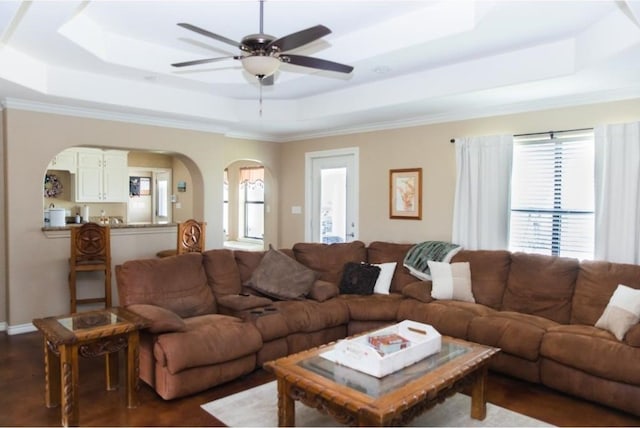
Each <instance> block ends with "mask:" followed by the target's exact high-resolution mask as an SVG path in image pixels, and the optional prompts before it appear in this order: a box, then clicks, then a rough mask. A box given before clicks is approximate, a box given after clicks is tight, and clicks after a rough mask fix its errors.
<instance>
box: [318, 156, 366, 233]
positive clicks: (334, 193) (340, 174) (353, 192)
mask: <svg viewBox="0 0 640 428" xmlns="http://www.w3.org/2000/svg"><path fill="white" fill-rule="evenodd" d="M306 177H307V178H306V188H307V190H306V202H305V213H306V214H305V220H306V221H305V223H306V225H307V227H306V231H305V240H306V241H308V242H323V243H327V244H331V243H336V242H350V241H353V240H355V239H357V238H358V227H357V218H358V149H357V148H350V149H344V150H329V151H322V152H313V153H307V155H306Z"/></svg>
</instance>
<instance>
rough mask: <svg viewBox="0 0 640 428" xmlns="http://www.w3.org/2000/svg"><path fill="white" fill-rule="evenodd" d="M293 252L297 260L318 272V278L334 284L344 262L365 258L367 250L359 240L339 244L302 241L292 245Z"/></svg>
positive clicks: (338, 281) (362, 260) (361, 260)
mask: <svg viewBox="0 0 640 428" xmlns="http://www.w3.org/2000/svg"><path fill="white" fill-rule="evenodd" d="M293 254H294V256H295V258H296V260H297V261H299V262H300V263H302V264H303V265H305V266H306V267H308V268H310V269H313V270H314V271H316V272H318V274H319V275H320V276H319V277H318V279H321V280H323V281H329V282H333V283H335V284H339V283H340V278H342V271H343V269H344V265H345V263H347V262H365V261H366V260H367V250H366V248H365V246H364V243H363V242H361V241H353V242H348V243H340V244H319V243H308V242H302V243H297V244H295V245H294V246H293Z"/></svg>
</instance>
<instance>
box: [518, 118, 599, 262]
mask: <svg viewBox="0 0 640 428" xmlns="http://www.w3.org/2000/svg"><path fill="white" fill-rule="evenodd" d="M593 246H594V144H593V131H591V130H588V131H573V132H559V133H556V134H555V135H554V134H553V133H551V134H536V135H533V136H526V137H516V138H515V139H514V147H513V172H512V183H511V221H510V236H509V249H510V250H511V251H525V252H529V253H539V254H548V255H556V256H566V257H576V258H580V259H592V258H593Z"/></svg>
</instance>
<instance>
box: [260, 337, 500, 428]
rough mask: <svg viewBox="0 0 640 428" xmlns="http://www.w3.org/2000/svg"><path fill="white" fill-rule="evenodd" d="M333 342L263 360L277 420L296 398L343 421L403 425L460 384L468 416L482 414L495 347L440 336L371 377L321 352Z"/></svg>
mask: <svg viewBox="0 0 640 428" xmlns="http://www.w3.org/2000/svg"><path fill="white" fill-rule="evenodd" d="M333 346H334V345H332V344H329V345H326V346H322V347H320V348H314V349H310V350H308V351H304V352H300V353H298V354H294V355H290V356H288V357H284V358H280V359H278V360H275V361H270V362H268V363H266V364H265V366H264V367H265V368H266V369H267V370H269V371H271V372H273V373H275V375H276V378H277V381H278V424H279V426H294V425H295V401H297V400H298V401H301V402H302V403H304V404H306V405H307V406H310V407H313V408H315V409H318V410H320V411H321V412H323V413H326V414H328V415H330V416H332V417H333V418H334V419H335V420H337V421H338V422H340V423H342V424H346V425H359V426H393V425H406V424H407V423H409V422H410V421H411V420H412V419H413V418H415V417H416V416H418V415H420V414H421V413H423V412H424V411H426V410H428V409H430V408H431V407H433V406H434V405H436V404H438V403H441V402H442V401H444V400H445V399H446V398H447V397H449V396H451V395H453V394H455V393H456V392H459V391H462V390H468V391H469V392H470V394H471V417H472V418H474V419H479V420H482V419H484V418H485V416H486V398H485V383H486V377H487V370H488V363H489V360H490V359H491V358H492V357H493V356H494V355H496V354H497V353H498V352H499V351H500V350H499V349H497V348H492V347H488V346H484V345H479V344H475V343H471V342H467V341H464V340H459V339H454V338H451V337H446V336H443V337H442V350H441V352H440V353H438V354H435V355H432V356H430V357H427V358H425V359H424V360H421V361H419V362H417V363H415V364H413V365H411V366H409V367H405V368H404V369H402V370H399V371H397V372H394V373H392V374H390V375H387V376H385V377H383V378H376V377H373V376H369V375H367V374H365V373H362V372H359V371H357V370H353V369H350V368H348V367H345V366H341V365H339V364H336V363H334V362H332V361H329V360H328V359H325V358H323V357H322V356H320V354H322V353H323V352H326V351H329V350H331V349H332V347H333Z"/></svg>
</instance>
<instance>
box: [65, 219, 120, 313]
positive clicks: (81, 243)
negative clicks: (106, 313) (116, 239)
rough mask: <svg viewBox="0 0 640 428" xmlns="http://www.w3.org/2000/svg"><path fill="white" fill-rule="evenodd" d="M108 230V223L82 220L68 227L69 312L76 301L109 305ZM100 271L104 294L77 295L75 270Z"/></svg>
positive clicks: (109, 259)
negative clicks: (102, 224) (69, 252)
mask: <svg viewBox="0 0 640 428" xmlns="http://www.w3.org/2000/svg"><path fill="white" fill-rule="evenodd" d="M110 236H111V230H110V228H109V226H101V225H99V224H97V223H86V224H83V225H82V226H79V227H72V228H71V239H70V241H71V256H70V258H69V294H70V300H71V313H75V312H77V305H78V304H88V303H104V305H105V308H109V307H111V240H110ZM93 271H102V272H104V296H103V297H91V298H82V299H78V298H77V284H76V279H77V273H78V272H93Z"/></svg>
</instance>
